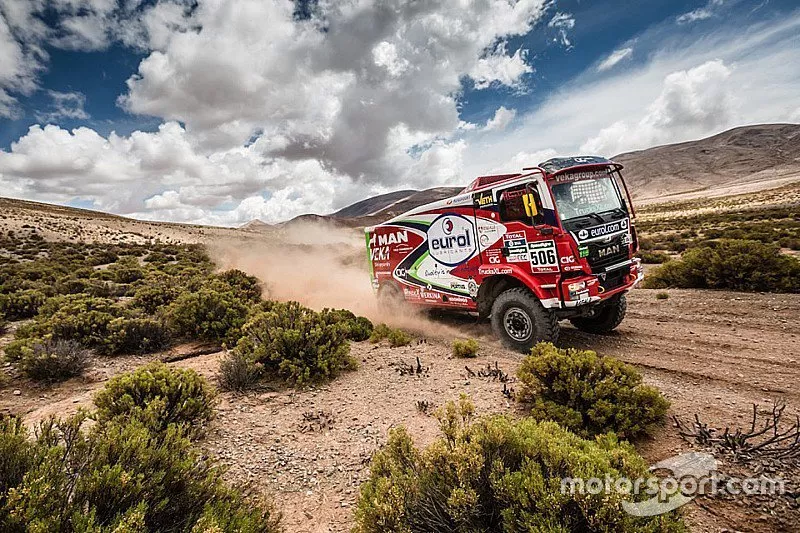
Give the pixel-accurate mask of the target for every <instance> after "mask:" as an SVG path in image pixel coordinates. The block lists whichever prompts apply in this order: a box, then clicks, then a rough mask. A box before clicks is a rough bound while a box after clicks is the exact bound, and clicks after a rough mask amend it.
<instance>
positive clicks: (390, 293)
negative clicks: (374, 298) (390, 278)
mask: <svg viewBox="0 0 800 533" xmlns="http://www.w3.org/2000/svg"><path fill="white" fill-rule="evenodd" d="M405 304H406V299H405V296H403V291H402V289H400V287H398V286H397V285H395V284H394V283H384V284H383V285H381V286H380V288H379V289H378V307H380V308H381V309H382V310H383V311H390V312H391V311H399V310H401V309H403V308H404V307H405Z"/></svg>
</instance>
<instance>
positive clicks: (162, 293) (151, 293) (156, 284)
mask: <svg viewBox="0 0 800 533" xmlns="http://www.w3.org/2000/svg"><path fill="white" fill-rule="evenodd" d="M180 294H181V291H180V289H179V288H178V286H177V284H176V283H173V282H172V280H171V279H169V278H158V279H153V280H146V282H145V284H143V285H140V286H139V287H136V289H134V292H133V298H132V299H131V306H132V307H136V308H139V309H142V310H143V311H144V312H145V313H147V314H151V315H152V314H155V313H156V312H158V310H159V309H161V308H162V307H166V306H167V305H169V304H171V303H172V302H173V301H175V299H176V298H177V297H178V296H180Z"/></svg>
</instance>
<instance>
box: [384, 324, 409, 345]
mask: <svg viewBox="0 0 800 533" xmlns="http://www.w3.org/2000/svg"><path fill="white" fill-rule="evenodd" d="M386 340H388V341H389V345H390V346H391V347H392V348H397V347H399V346H408V345H409V344H411V341H413V340H414V338H413V337H412V336H411V335H409V334H408V333H406V332H405V331H403V330H402V329H399V328H395V329H393V330H392V331H391V332H390V333H389V336H388V337H386Z"/></svg>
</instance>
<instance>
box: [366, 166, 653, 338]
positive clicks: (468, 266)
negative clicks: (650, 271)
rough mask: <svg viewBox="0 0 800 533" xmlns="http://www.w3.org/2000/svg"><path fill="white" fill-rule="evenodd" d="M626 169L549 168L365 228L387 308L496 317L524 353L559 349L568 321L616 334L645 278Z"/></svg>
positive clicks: (495, 180) (476, 184)
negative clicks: (549, 345)
mask: <svg viewBox="0 0 800 533" xmlns="http://www.w3.org/2000/svg"><path fill="white" fill-rule="evenodd" d="M621 170H622V165H620V164H618V163H615V162H613V161H610V160H607V159H604V158H601V157H594V156H586V157H568V158H556V159H549V160H548V161H545V162H543V163H540V164H539V165H538V166H535V167H529V168H525V169H523V171H522V172H520V173H516V174H500V175H492V176H481V177H478V178H476V179H475V180H474V181H473V182H472V183H471V184H470V185H469V186H467V187H466V188H465V189H464V190H462V191H461V192H460V193H459V194H457V195H456V196H453V197H451V198H447V199H444V200H439V201H436V202H432V203H429V204H427V205H423V206H420V207H417V208H414V209H412V210H410V211H408V212H406V213H403V214H402V215H399V216H397V217H395V218H392V219H391V220H388V221H387V222H384V223H383V224H379V225H377V226H372V227H368V228H366V229H365V231H366V242H367V248H368V252H369V259H370V275H371V278H372V286H373V288H374V289H375V291H376V293H377V296H378V298H379V301H380V302H381V303H382V304H385V305H397V304H400V303H402V304H403V305H406V304H411V305H414V306H419V307H427V308H447V309H454V310H462V311H466V312H472V313H477V314H478V315H479V316H480V317H483V318H486V317H489V318H490V319H491V324H492V329H493V331H494V333H495V335H497V336H498V337H499V338H500V339H501V341H502V342H503V343H504V344H505V345H506V346H508V347H510V348H512V349H516V350H519V351H528V350H530V348H531V347H532V346H533V345H534V344H536V343H537V342H541V341H548V342H555V341H556V340H557V339H558V334H559V321H560V320H569V321H570V322H572V324H573V325H574V326H575V327H576V328H578V329H580V330H582V331H587V332H591V333H607V332H610V331H611V330H613V329H614V328H616V327H617V326H618V325H619V324H620V323H621V322H622V319H623V318H624V317H625V310H626V301H625V293H627V292H628V291H629V290H630V289H631V288H633V286H634V285H636V283H638V282H639V281H641V279H642V277H643V272H642V266H641V261H640V260H639V259H638V258H636V257H634V255H635V254H636V252H637V251H638V241H637V237H636V229H635V225H634V220H635V213H634V210H633V205H632V203H631V198H630V194H629V193H628V189H627V186H626V185H625V181H624V180H623V178H622V174H621V172H620V171H621Z"/></svg>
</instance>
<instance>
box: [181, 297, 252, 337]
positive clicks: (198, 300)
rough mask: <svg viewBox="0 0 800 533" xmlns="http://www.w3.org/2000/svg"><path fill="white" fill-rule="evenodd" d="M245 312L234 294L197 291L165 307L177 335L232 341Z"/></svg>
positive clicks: (244, 308) (239, 327)
mask: <svg viewBox="0 0 800 533" xmlns="http://www.w3.org/2000/svg"><path fill="white" fill-rule="evenodd" d="M247 312H248V308H247V306H246V305H245V303H244V302H243V301H242V299H241V298H239V297H238V296H237V295H236V294H234V293H232V292H219V291H216V290H213V289H209V288H201V289H200V290H199V291H197V292H185V293H183V294H181V295H180V296H179V297H178V298H177V299H176V300H175V301H174V302H172V303H171V304H170V305H169V307H168V308H167V310H166V317H167V323H168V324H169V326H170V328H171V329H172V330H173V331H174V332H175V333H176V334H177V335H178V336H183V337H195V338H201V339H205V340H216V341H228V342H236V340H237V339H238V338H239V336H240V334H241V327H242V326H243V325H244V323H245V319H246V318H247Z"/></svg>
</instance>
